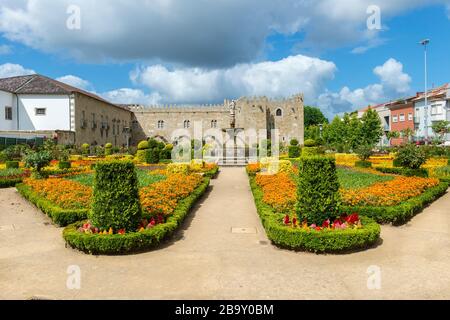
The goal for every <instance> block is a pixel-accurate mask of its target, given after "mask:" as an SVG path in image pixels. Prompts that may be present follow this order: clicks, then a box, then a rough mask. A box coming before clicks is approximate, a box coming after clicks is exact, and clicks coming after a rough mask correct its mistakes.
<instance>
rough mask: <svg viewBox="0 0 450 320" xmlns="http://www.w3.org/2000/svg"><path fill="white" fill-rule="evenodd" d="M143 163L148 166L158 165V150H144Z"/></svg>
mask: <svg viewBox="0 0 450 320" xmlns="http://www.w3.org/2000/svg"><path fill="white" fill-rule="evenodd" d="M145 151H146V153H145V161H146V162H147V163H149V164H157V163H159V153H160V150H159V149H157V148H153V149H148V150H145Z"/></svg>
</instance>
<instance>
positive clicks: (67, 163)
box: [58, 161, 72, 169]
mask: <svg viewBox="0 0 450 320" xmlns="http://www.w3.org/2000/svg"><path fill="white" fill-rule="evenodd" d="M71 167H72V163H71V162H70V161H59V163H58V168H59V169H70V168H71Z"/></svg>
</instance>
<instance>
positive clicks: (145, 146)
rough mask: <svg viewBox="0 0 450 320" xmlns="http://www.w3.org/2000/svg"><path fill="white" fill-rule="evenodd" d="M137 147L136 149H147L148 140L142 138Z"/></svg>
mask: <svg viewBox="0 0 450 320" xmlns="http://www.w3.org/2000/svg"><path fill="white" fill-rule="evenodd" d="M137 148H138V150H147V149H148V148H149V146H148V141H147V140H144V141H141V142H139V144H138V146H137Z"/></svg>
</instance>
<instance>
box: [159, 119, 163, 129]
mask: <svg viewBox="0 0 450 320" xmlns="http://www.w3.org/2000/svg"><path fill="white" fill-rule="evenodd" d="M158 129H164V120H159V121H158Z"/></svg>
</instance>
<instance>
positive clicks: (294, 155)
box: [288, 145, 301, 159]
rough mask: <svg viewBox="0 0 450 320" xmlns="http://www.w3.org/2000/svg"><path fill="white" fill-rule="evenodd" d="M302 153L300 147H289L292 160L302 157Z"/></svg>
mask: <svg viewBox="0 0 450 320" xmlns="http://www.w3.org/2000/svg"><path fill="white" fill-rule="evenodd" d="M300 152H301V149H300V147H299V146H298V145H296V146H289V151H288V153H289V158H291V159H292V158H298V157H300Z"/></svg>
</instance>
